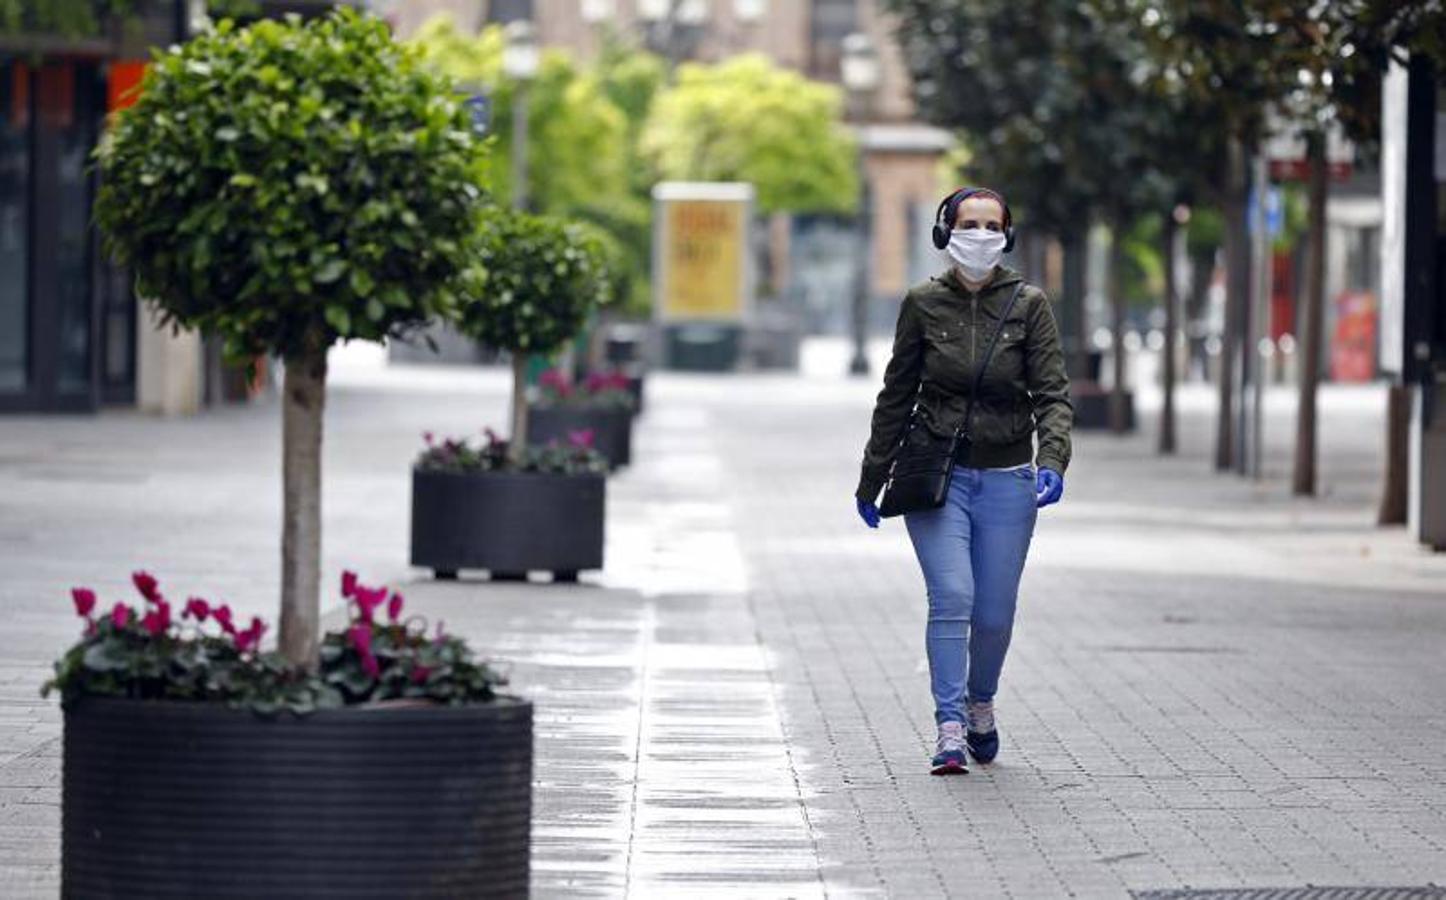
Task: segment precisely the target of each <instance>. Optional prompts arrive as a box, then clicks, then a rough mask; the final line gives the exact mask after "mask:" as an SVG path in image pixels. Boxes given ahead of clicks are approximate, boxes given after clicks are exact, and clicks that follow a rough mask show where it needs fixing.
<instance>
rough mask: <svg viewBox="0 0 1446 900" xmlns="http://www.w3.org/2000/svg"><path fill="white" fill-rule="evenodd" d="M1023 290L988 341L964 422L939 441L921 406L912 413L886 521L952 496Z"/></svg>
mask: <svg viewBox="0 0 1446 900" xmlns="http://www.w3.org/2000/svg"><path fill="white" fill-rule="evenodd" d="M1023 287H1024V284H1023V283H1022V282H1021V283H1020V284H1019V285H1017V286H1015V288H1014V293H1013V294H1010V295H1009V303H1008V304H1006V305H1005V307H1004V314H1003V315H1001V316H1000V317H999V324H998V325H996V326H994V334H993V336H991V337H990V338H989V347H988V349H986V350H985V351H984V362H983V363H982V364H981V365H980V366H979V371H978V372H976V373H974V391H973V393H971V394H970V395H969V405H968V406H967V407H966V408H965V410H964V421H962V422H960V423H959V427H958V428H955V429H954V433H953V434H951V435H949V436H948V437H940V436H939V435H937V434H935V433H934V432H933V431H931V430H930V429H929V428H928V426H926V425H923V424H922V423H921V422H919V405H918V402H917V401H916V402H915V403H914V409H913V411H912V412H910V413H909V421H908V423H907V424H905V426H904V433H903V436H902V437H900V438H899V443H898V445H897V446H896V447H895V448H894V457H893V462H892V463H891V464H890V466H889V480H888V483H886V484H885V485H884V496H883V497H882V498H881V499H880V500H879V515H880V516H883V517H885V518H888V517H890V516H898V515H903V514H904V513H911V512H923V511H924V510H929V509H938V508H939V507H941V506H943V505H944V500H945V499H946V498H947V497H948V496H949V482H950V481H951V480H952V479H953V477H954V460H955V459H956V458H958V456H959V454H961V453H965V452H966V451H967V448H968V446H969V441H970V438H969V425H970V423H971V422H972V421H973V419H974V400H975V398H976V397H978V396H979V387H980V385H981V384H983V383H984V372H985V370H987V369H988V368H989V360H990V358H991V357H992V356H993V355H994V346H995V345H996V344H998V343H999V333H1000V332H1001V331H1003V330H1004V323H1005V321H1006V320H1007V319H1008V318H1009V313H1010V312H1011V311H1012V310H1013V309H1014V301H1015V300H1016V299H1017V298H1018V297H1019V291H1020V289H1021V288H1023Z"/></svg>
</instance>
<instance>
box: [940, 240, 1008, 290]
mask: <svg viewBox="0 0 1446 900" xmlns="http://www.w3.org/2000/svg"><path fill="white" fill-rule="evenodd" d="M1004 244H1005V239H1004V234H1003V232H999V231H989V230H988V229H984V228H966V229H964V230H963V231H954V232H951V233H950V235H949V246H948V247H946V248H945V249H944V253H945V256H946V258H947V259H949V260H950V261H951V262H953V263H954V264H955V265H957V266H958V267H959V268H961V269H963V270H964V277H966V278H968V279H969V280H970V281H984V280H986V279H987V278H988V277H989V275H990V274H991V273H992V272H993V271H994V267H995V266H997V265H999V258H1000V257H1001V256H1003V255H1004Z"/></svg>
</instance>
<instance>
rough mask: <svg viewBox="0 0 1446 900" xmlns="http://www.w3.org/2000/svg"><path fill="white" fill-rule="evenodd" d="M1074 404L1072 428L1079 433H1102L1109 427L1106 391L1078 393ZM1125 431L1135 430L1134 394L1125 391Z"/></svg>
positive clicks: (1107, 394) (1072, 398) (1108, 403)
mask: <svg viewBox="0 0 1446 900" xmlns="http://www.w3.org/2000/svg"><path fill="white" fill-rule="evenodd" d="M1070 399H1071V400H1072V401H1073V402H1074V427H1075V428H1076V429H1077V430H1079V431H1103V430H1106V429H1108V428H1109V427H1110V394H1109V392H1108V391H1079V392H1076V393H1074V394H1073V396H1071V397H1070ZM1125 430H1126V431H1134V430H1135V394H1134V392H1133V391H1125Z"/></svg>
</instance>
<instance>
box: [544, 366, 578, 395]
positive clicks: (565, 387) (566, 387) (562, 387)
mask: <svg viewBox="0 0 1446 900" xmlns="http://www.w3.org/2000/svg"><path fill="white" fill-rule="evenodd" d="M537 383H538V384H539V385H540V386H541V387H542V388H543V389H544V390H549V391H552V392H554V393H556V394H557V395H558V396H560V397H567V396H569V395H571V394H572V385H571V384H569V383H568V380H567V376H565V375H563V374H562V372H560V371H558V370H557V369H548V370H547V371H546V372H543V373H542V375H540V376H539V377H538V379H537Z"/></svg>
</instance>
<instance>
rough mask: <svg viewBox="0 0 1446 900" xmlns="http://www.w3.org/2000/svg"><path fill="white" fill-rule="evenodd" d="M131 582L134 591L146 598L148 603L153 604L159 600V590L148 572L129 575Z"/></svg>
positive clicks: (152, 576) (153, 577)
mask: <svg viewBox="0 0 1446 900" xmlns="http://www.w3.org/2000/svg"><path fill="white" fill-rule="evenodd" d="M131 582H132V583H133V584H135V586H136V590H138V591H140V592H141V596H142V597H145V598H146V601H147V602H148V603H155V602H156V601H158V600H160V599H161V589H160V586H159V585H158V584H157V583H156V579H155V576H154V575H152V574H150V573H149V572H134V573H132V574H131Z"/></svg>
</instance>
